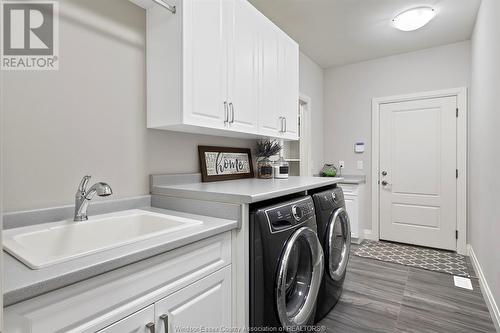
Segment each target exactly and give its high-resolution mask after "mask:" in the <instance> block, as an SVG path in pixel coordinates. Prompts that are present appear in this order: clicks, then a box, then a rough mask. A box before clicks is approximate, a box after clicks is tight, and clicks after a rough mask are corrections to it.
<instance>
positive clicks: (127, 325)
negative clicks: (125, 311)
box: [98, 305, 155, 333]
mask: <svg viewBox="0 0 500 333" xmlns="http://www.w3.org/2000/svg"><path fill="white" fill-rule="evenodd" d="M154 315H155V307H154V305H150V306H148V307H146V308H144V309H142V310H139V311H137V312H136V313H133V314H131V315H130V316H128V317H125V318H123V319H122V320H119V321H117V322H116V323H114V324H112V325H110V326H108V327H106V328H105V329H102V330H100V331H98V333H154V332H155V331H154V323H153V319H154Z"/></svg>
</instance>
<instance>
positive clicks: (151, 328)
mask: <svg viewBox="0 0 500 333" xmlns="http://www.w3.org/2000/svg"><path fill="white" fill-rule="evenodd" d="M146 328H149V332H151V333H155V323H147V324H146Z"/></svg>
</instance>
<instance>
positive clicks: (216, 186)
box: [151, 174, 342, 204]
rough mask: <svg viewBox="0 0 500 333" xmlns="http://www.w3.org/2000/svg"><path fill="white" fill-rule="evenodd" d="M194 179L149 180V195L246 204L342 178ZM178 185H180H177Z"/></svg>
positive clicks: (166, 177) (327, 183) (162, 178)
mask: <svg viewBox="0 0 500 333" xmlns="http://www.w3.org/2000/svg"><path fill="white" fill-rule="evenodd" d="M193 177H196V175H194V174H193V175H185V180H184V182H182V181H175V182H171V179H170V178H169V176H168V175H165V176H162V175H158V176H152V187H151V193H152V194H160V195H168V196H174V197H182V198H189V199H198V200H209V201H218V202H228V203H238V204H244V203H246V204H249V203H253V202H258V201H263V200H267V199H272V198H276V197H280V196H284V195H288V194H293V193H297V192H302V191H307V190H310V189H313V188H318V187H323V186H328V185H333V184H336V183H338V182H340V181H341V180H342V178H341V177H289V178H288V179H258V178H248V179H238V180H226V181H221V182H210V183H203V182H201V181H199V180H198V178H193ZM179 182H181V183H179Z"/></svg>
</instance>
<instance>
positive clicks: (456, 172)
mask: <svg viewBox="0 0 500 333" xmlns="http://www.w3.org/2000/svg"><path fill="white" fill-rule="evenodd" d="M455 176H456V177H457V179H458V169H455Z"/></svg>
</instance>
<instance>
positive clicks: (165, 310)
mask: <svg viewBox="0 0 500 333" xmlns="http://www.w3.org/2000/svg"><path fill="white" fill-rule="evenodd" d="M229 327H231V266H228V267H225V268H223V269H221V270H219V271H217V272H215V273H213V274H211V275H209V276H207V277H205V278H203V279H201V280H199V281H197V282H195V283H193V284H191V285H189V286H187V287H185V288H183V289H181V290H179V291H177V292H175V293H173V294H172V295H169V296H167V297H165V298H163V299H161V300H159V301H157V302H155V303H154V304H151V305H149V306H148V307H146V308H144V309H142V310H139V311H137V312H135V313H133V314H131V315H129V316H127V317H125V318H123V319H121V320H119V321H117V322H116V323H114V324H111V325H110V326H108V327H106V328H104V329H102V330H100V331H98V333H168V332H179V331H182V332H190V331H191V329H192V328H195V329H196V328H201V329H205V330H206V329H209V330H211V331H212V332H217V331H220V330H223V329H224V328H229Z"/></svg>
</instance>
